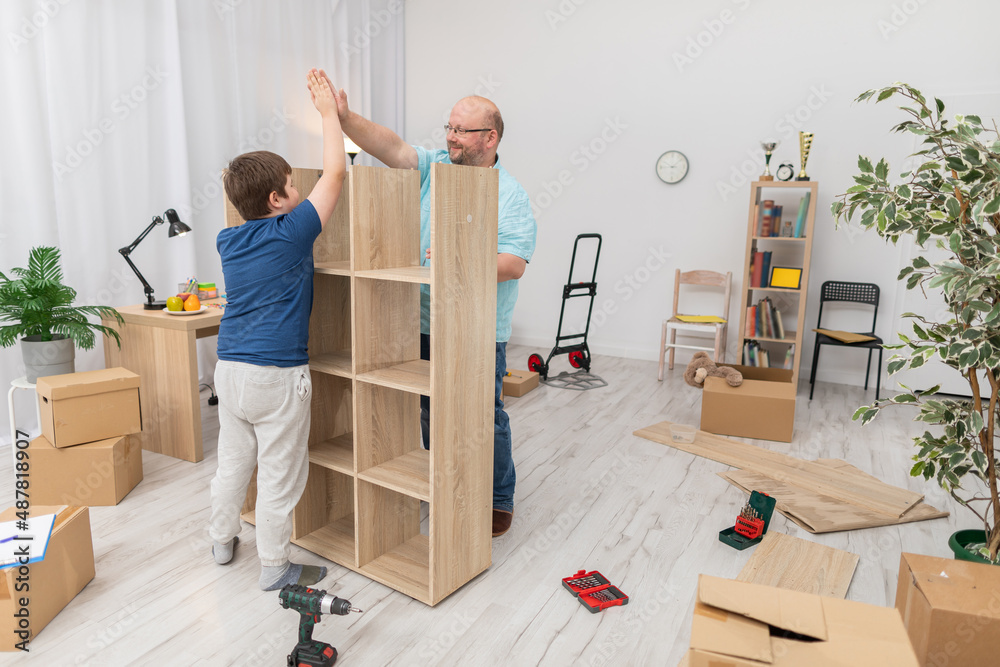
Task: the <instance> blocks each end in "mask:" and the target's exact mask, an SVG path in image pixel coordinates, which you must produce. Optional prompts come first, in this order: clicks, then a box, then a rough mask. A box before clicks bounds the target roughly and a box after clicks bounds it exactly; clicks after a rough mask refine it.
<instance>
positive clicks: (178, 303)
mask: <svg viewBox="0 0 1000 667" xmlns="http://www.w3.org/2000/svg"><path fill="white" fill-rule="evenodd" d="M167 310H172V311H174V312H176V311H179V310H184V300H183V299H181V298H180V297H179V296H170V297H167Z"/></svg>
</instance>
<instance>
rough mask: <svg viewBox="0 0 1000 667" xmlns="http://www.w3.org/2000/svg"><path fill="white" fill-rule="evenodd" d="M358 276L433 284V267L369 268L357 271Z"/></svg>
mask: <svg viewBox="0 0 1000 667" xmlns="http://www.w3.org/2000/svg"><path fill="white" fill-rule="evenodd" d="M354 275H355V276H357V277H358V278H375V279H378V280H395V281H398V282H404V283H421V284H424V285H430V284H431V267H429V266H401V267H399V268H395V269H369V270H367V271H356V272H355V274H354Z"/></svg>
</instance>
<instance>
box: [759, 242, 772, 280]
mask: <svg viewBox="0 0 1000 667" xmlns="http://www.w3.org/2000/svg"><path fill="white" fill-rule="evenodd" d="M761 263H762V266H761V270H760V279H759V280H758V281H757V286H758V287H767V286H768V285H769V281H770V279H771V251H770V250H765V251H764V253H763V255H762V259H761Z"/></svg>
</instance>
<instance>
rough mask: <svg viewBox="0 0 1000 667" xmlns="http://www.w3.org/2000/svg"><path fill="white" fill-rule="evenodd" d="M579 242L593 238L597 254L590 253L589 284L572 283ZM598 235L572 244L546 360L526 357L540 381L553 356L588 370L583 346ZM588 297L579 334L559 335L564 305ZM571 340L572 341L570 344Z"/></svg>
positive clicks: (545, 376)
mask: <svg viewBox="0 0 1000 667" xmlns="http://www.w3.org/2000/svg"><path fill="white" fill-rule="evenodd" d="M581 239H596V240H597V252H596V253H595V254H594V271H593V274H592V276H591V278H590V282H578V283H574V282H572V280H573V265H574V264H575V263H576V251H577V248H578V246H579V244H580V240H581ZM601 243H602V239H601V235H600V234H580V235H578V236H577V237H576V240H575V241H574V242H573V257H572V258H571V259H570V262H569V277H568V278H567V279H566V280H567V282H566V284H565V285H564V286H563V296H562V307H561V308H560V309H559V328H558V329H557V330H556V344H555V347H553V348H552V351H551V352H549V356H548V358H546V359H545V360H544V361H542V355H541V354H539V353H537V352H533V353H532V354H531V355H530V356H529V357H528V369H529V370H531V371H534V372H536V373H538V376H539V377H540V378H541V379H542V380H543V381H544V380H547V379H548V375H549V362H550V361H552V357H554V356H556V355H557V354H568V355H569V364H570V366H572V367H573V368H581V369H583V370H584V371H590V348H589V347H587V334H588V333H589V332H590V316H591V314H592V313H593V312H594V297H595V296H597V263H598V261H599V260H600V259H601ZM581 296H582V297H587V296H589V297H590V306H589V307H588V308H587V322H586V324H585V325H584V328H583V333H575V334H566V335H563V333H562V327H563V317H564V316H565V314H566V302H567V301H568V300H569V299H572V298H575V297H581ZM570 341H575V342H572V343H571V342H570Z"/></svg>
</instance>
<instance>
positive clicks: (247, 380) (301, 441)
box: [209, 360, 312, 567]
mask: <svg viewBox="0 0 1000 667" xmlns="http://www.w3.org/2000/svg"><path fill="white" fill-rule="evenodd" d="M215 390H216V392H217V393H218V395H219V469H218V471H217V472H216V473H215V478H214V479H213V480H212V518H211V524H210V526H209V535H210V536H211V537H212V539H213V540H215V541H216V542H219V543H222V544H225V543H227V542H229V541H230V540H232V539H233V538H234V537H236V535H238V534H239V532H240V510H241V509H242V507H243V501H244V499H245V497H246V492H247V485H248V484H249V483H250V477H251V475H252V474H253V469H254V466H256V467H257V508H256V521H257V555H258V556H259V557H260V563H261V565H263V566H270V567H274V566H277V565H284V564H285V563H286V562H287V561H288V554H289V552H290V546H289V541H290V540H291V537H292V510H294V509H295V505H296V504H297V503H298V502H299V498H300V497H301V496H302V491H303V489H305V485H306V479H307V477H308V475H309V419H310V414H311V410H310V402H311V399H312V379H311V378H310V376H309V366H308V365H305V366H294V367H291V368H279V367H277V366H254V365H252V364H244V363H240V362H235V361H224V360H220V361H219V362H218V364H217V365H216V367H215Z"/></svg>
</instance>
